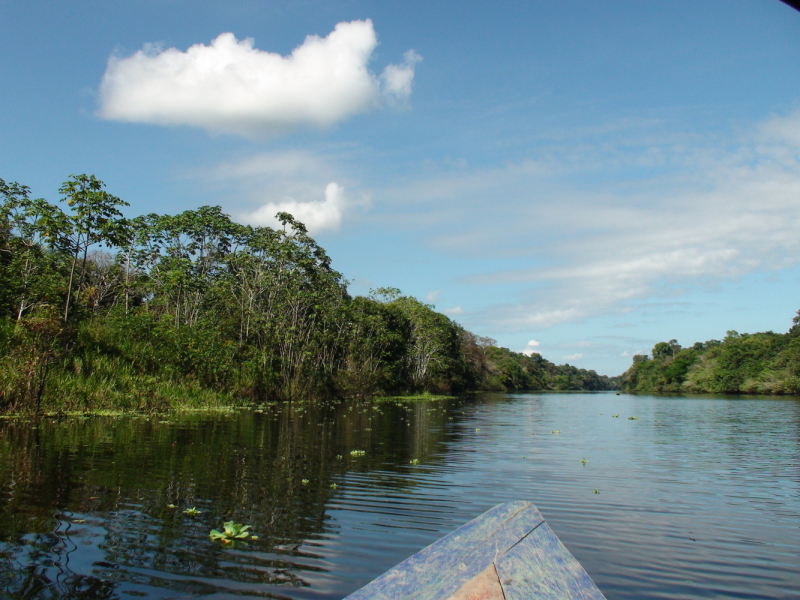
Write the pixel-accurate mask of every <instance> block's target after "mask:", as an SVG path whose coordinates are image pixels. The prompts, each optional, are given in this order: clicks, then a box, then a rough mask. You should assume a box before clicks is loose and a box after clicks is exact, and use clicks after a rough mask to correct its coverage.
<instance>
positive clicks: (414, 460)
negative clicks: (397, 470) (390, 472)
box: [411, 458, 419, 465]
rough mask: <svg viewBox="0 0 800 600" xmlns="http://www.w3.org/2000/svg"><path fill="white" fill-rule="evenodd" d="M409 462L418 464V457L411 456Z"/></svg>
mask: <svg viewBox="0 0 800 600" xmlns="http://www.w3.org/2000/svg"><path fill="white" fill-rule="evenodd" d="M411 464H412V465H418V464H419V459H418V458H412V459H411Z"/></svg>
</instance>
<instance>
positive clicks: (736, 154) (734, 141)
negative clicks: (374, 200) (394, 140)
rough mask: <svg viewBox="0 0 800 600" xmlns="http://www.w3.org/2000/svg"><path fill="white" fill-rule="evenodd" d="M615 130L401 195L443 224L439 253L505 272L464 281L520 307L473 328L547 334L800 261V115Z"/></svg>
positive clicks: (501, 308) (486, 317)
mask: <svg viewBox="0 0 800 600" xmlns="http://www.w3.org/2000/svg"><path fill="white" fill-rule="evenodd" d="M601 129H602V130H598V131H597V132H593V131H589V132H585V133H582V134H581V133H579V132H578V133H574V135H573V134H571V135H573V137H575V138H579V137H580V136H581V135H582V136H583V139H570V140H568V141H569V142H570V143H568V144H567V143H563V142H562V141H561V140H554V141H548V140H544V141H543V142H542V144H541V147H540V148H539V149H537V150H535V151H533V152H532V154H531V156H530V157H528V158H526V159H524V160H522V161H520V162H518V163H513V164H507V165H503V166H499V167H495V168H488V169H471V170H468V171H466V172H463V173H459V172H452V171H449V172H447V171H442V172H440V173H438V174H436V175H434V176H428V177H427V178H425V179H423V180H421V181H419V182H418V183H416V184H415V185H413V186H410V187H407V188H405V189H401V190H398V191H397V193H396V196H395V198H396V202H397V203H398V205H399V204H400V202H403V207H404V208H405V209H406V210H408V208H409V207H411V208H413V209H414V210H415V212H416V214H412V215H409V220H408V226H409V228H411V227H415V228H418V227H419V218H418V215H419V214H420V213H423V214H424V215H425V220H426V223H428V224H429V226H430V227H431V228H433V227H435V228H436V230H437V231H436V232H435V233H434V234H433V235H429V232H428V231H423V232H421V233H422V235H428V236H429V238H430V239H432V240H433V241H432V242H430V243H431V244H432V245H433V246H435V248H436V249H438V250H440V251H444V252H447V253H449V254H455V255H459V256H464V255H468V256H474V257H478V258H480V262H479V263H478V264H481V265H487V264H491V263H490V261H494V264H495V265H496V266H497V268H496V270H492V268H491V266H490V267H489V269H488V270H487V272H484V273H482V274H475V275H472V276H469V277H466V278H465V279H464V281H465V282H466V283H470V284H473V285H476V286H481V287H482V288H487V287H488V288H492V287H494V288H495V289H497V290H498V293H497V295H498V296H502V297H504V298H508V299H510V300H509V301H506V302H504V303H502V304H497V305H494V306H489V307H487V308H486V309H485V310H483V311H481V312H480V313H477V314H475V313H473V316H472V321H473V322H476V323H478V322H479V323H480V326H481V327H483V328H486V329H489V328H490V329H493V330H494V331H496V332H500V331H518V330H520V329H527V330H537V329H540V328H544V327H549V326H552V325H555V324H558V323H564V322H575V321H581V320H583V319H587V318H590V317H593V316H596V315H599V314H621V313H626V312H630V311H633V310H636V302H639V301H641V300H642V299H645V298H652V297H665V296H673V295H679V294H681V293H683V292H684V291H685V290H686V289H688V288H690V287H696V286H703V285H708V284H713V283H714V282H718V281H720V280H730V279H735V278H738V277H742V276H744V275H747V274H749V273H755V272H765V271H772V270H778V269H783V268H787V267H791V266H793V265H797V264H799V263H800V236H798V235H797V231H800V202H798V198H800V152H798V148H800V111H796V112H793V113H791V114H789V115H786V116H782V117H772V118H770V119H768V120H766V121H764V122H763V123H756V124H755V125H754V126H752V127H750V128H749V130H744V132H743V133H737V134H733V133H728V134H727V135H725V134H724V132H723V133H720V132H715V133H713V134H710V135H708V136H707V137H702V136H700V135H698V134H695V133H681V132H679V131H676V130H675V127H674V126H673V125H671V124H663V125H661V126H658V125H657V124H654V123H652V122H645V123H636V122H633V123H627V124H624V126H620V128H619V129H618V130H615V129H614V128H612V127H609V128H601ZM534 190H535V191H534ZM409 199H411V200H409ZM475 214H479V215H481V217H480V220H472V219H471V218H470V217H469V215H475ZM394 217H395V215H392V218H394ZM414 217H416V218H414ZM508 264H514V265H515V268H514V269H513V270H508V269H507V267H506V266H505V265H508Z"/></svg>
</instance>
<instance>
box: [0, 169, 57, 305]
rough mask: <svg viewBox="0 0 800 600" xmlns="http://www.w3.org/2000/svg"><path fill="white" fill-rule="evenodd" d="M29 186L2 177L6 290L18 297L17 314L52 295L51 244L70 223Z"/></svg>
mask: <svg viewBox="0 0 800 600" xmlns="http://www.w3.org/2000/svg"><path fill="white" fill-rule="evenodd" d="M29 194H30V189H29V188H28V187H27V186H22V185H19V184H18V183H11V184H6V182H5V181H3V180H2V179H0V195H1V196H2V200H3V203H2V205H1V206H0V223H2V245H0V252H2V253H3V255H4V256H3V258H4V261H3V262H4V267H5V270H6V271H7V274H8V275H7V277H4V279H5V281H4V286H3V287H4V290H5V291H6V292H11V295H12V296H13V297H15V298H16V306H15V313H16V315H15V318H16V319H17V320H19V319H21V318H22V317H23V315H24V314H25V312H26V311H28V310H30V309H31V308H33V307H35V306H38V305H39V304H41V303H43V302H44V301H45V299H46V298H48V297H52V296H53V295H54V293H56V292H55V290H54V289H53V288H54V284H56V282H57V279H58V278H57V276H56V274H55V272H54V264H53V263H54V258H56V257H55V256H54V255H53V254H51V253H50V252H48V250H49V248H50V247H52V246H54V245H55V244H57V243H58V240H60V239H61V238H62V237H63V232H64V231H65V230H67V229H68V227H69V223H68V220H67V217H66V216H65V215H64V213H63V212H62V211H61V210H60V209H59V208H58V207H57V206H53V205H52V204H49V203H48V202H47V201H46V200H43V199H41V198H37V199H35V200H31V199H30V197H29Z"/></svg>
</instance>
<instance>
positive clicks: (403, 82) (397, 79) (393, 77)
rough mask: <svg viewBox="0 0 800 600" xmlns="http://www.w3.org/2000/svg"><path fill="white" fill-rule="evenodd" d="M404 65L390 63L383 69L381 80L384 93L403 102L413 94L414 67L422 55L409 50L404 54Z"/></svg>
mask: <svg viewBox="0 0 800 600" xmlns="http://www.w3.org/2000/svg"><path fill="white" fill-rule="evenodd" d="M403 59H404V62H403V64H402V65H389V66H387V67H386V68H385V69H384V70H383V74H382V75H381V81H382V82H383V91H384V94H385V95H386V96H387V97H388V98H391V99H393V100H395V101H398V102H402V101H405V100H407V99H408V98H409V96H411V84H412V83H413V82H414V68H415V66H416V64H417V63H418V62H421V61H422V57H421V56H420V55H419V54H417V53H416V52H414V51H413V50H408V51H406V53H405V54H404V55H403Z"/></svg>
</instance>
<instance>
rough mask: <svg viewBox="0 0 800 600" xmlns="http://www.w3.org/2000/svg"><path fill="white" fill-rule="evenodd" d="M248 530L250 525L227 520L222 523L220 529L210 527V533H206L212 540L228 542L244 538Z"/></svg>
mask: <svg viewBox="0 0 800 600" xmlns="http://www.w3.org/2000/svg"><path fill="white" fill-rule="evenodd" d="M249 530H250V525H242V524H241V523H234V522H233V521H228V522H227V523H224V524H223V526H222V531H217V530H216V529H212V530H211V533H209V534H208V535H209V537H210V538H211V539H212V540H220V541H221V542H223V543H226V544H229V543H231V542H232V541H233V540H243V539H246V538H247V537H248V536H249V535H250V534H249V533H248V531H249Z"/></svg>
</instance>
